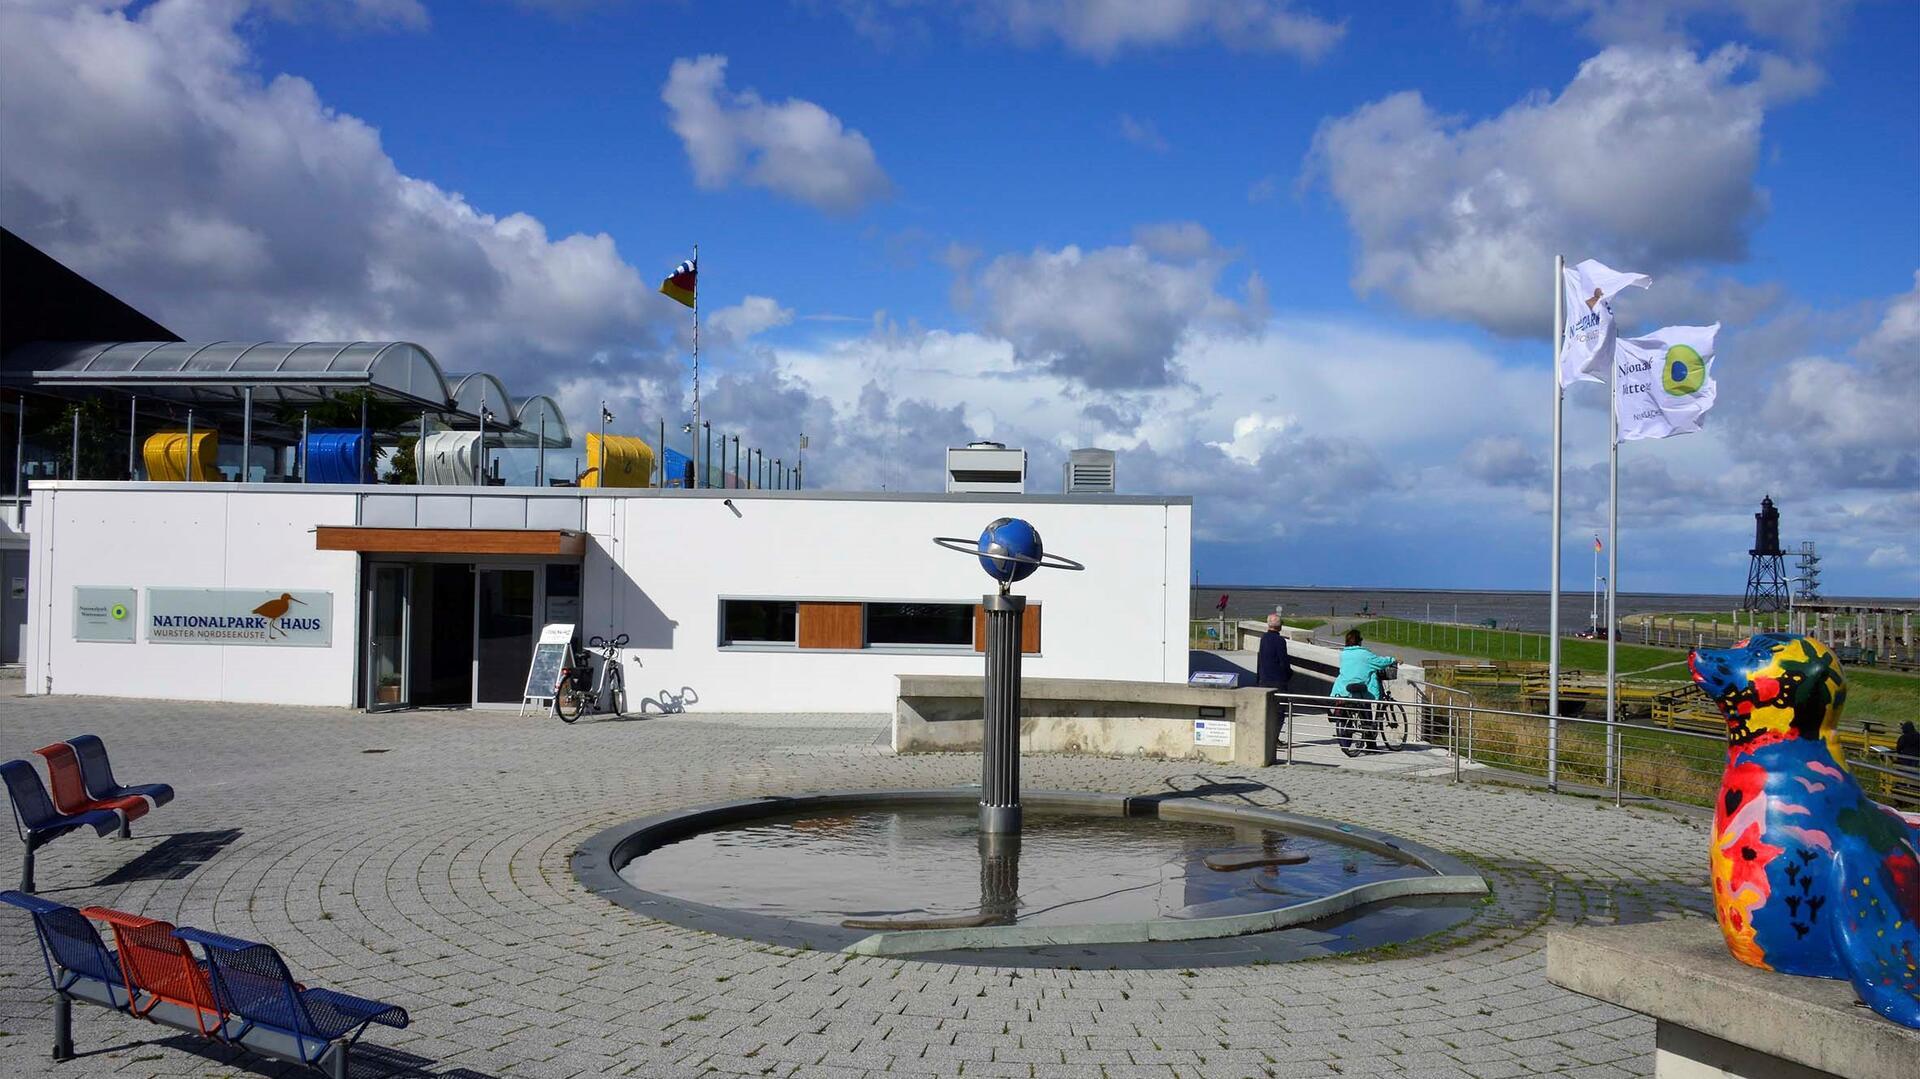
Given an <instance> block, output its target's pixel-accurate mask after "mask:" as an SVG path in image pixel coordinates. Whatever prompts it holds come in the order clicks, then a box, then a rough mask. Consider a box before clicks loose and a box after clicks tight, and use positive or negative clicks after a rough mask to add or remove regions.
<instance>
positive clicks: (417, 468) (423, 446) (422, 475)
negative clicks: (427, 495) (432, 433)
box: [413, 408, 427, 486]
mask: <svg viewBox="0 0 1920 1079" xmlns="http://www.w3.org/2000/svg"><path fill="white" fill-rule="evenodd" d="M426 452H427V410H426V409H424V408H423V409H421V410H420V438H419V441H417V442H415V443H414V444H413V482H414V484H415V486H418V485H419V484H422V483H425V482H427V470H426V460H427V458H426Z"/></svg>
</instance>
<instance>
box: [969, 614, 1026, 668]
mask: <svg viewBox="0 0 1920 1079" xmlns="http://www.w3.org/2000/svg"><path fill="white" fill-rule="evenodd" d="M973 650H974V651H976V652H985V651H986V650H987V609H986V608H985V607H982V606H981V605H979V604H978V603H976V604H974V605H973ZM1020 651H1022V652H1024V653H1026V654H1027V655H1030V656H1031V655H1038V654H1039V652H1040V605H1039V604H1038V603H1029V604H1027V608H1026V610H1024V611H1021V612H1020Z"/></svg>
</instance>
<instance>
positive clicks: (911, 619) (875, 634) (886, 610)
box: [867, 603, 973, 648]
mask: <svg viewBox="0 0 1920 1079" xmlns="http://www.w3.org/2000/svg"><path fill="white" fill-rule="evenodd" d="M867 647H869V648H891V647H911V648H926V647H936V648H972V647H973V605H972V604H970V603H869V604H867Z"/></svg>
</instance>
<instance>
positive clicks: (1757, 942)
mask: <svg viewBox="0 0 1920 1079" xmlns="http://www.w3.org/2000/svg"><path fill="white" fill-rule="evenodd" d="M1688 665H1689V667H1690V668H1691V669H1692V671H1693V679H1694V681H1695V682H1696V683H1698V684H1699V686H1700V688H1701V690H1703V691H1704V692H1705V693H1706V694H1707V696H1709V697H1711V698H1713V701H1714V704H1715V705H1717V706H1718V707H1719V709H1720V713H1721V715H1722V716H1724V717H1725V718H1726V722H1727V769H1726V772H1725V774H1724V775H1723V776H1722V778H1721V782H1720V794H1719V798H1718V801H1717V802H1716V804H1715V806H1714V819H1713V845H1712V849H1711V851H1710V852H1709V859H1710V862H1711V866H1712V871H1713V903H1714V910H1715V912H1716V914H1717V915H1718V917H1719V920H1720V931H1721V933H1722V934H1723V935H1724V936H1725V937H1726V941H1727V949H1728V951H1730V952H1732V953H1733V957H1734V958H1735V959H1738V960H1740V961H1741V962H1742V963H1746V964H1748V965H1749V966H1755V967H1760V968H1763V969H1766V970H1776V971H1780V972H1782V973H1786V974H1802V975H1810V976H1813V977H1820V978H1845V979H1848V980H1849V981H1851V982H1852V983H1853V987H1854V991H1855V992H1857V993H1858V994H1859V995H1860V999H1861V1000H1863V1001H1865V1002H1866V1003H1867V1005H1868V1006H1870V1007H1872V1008H1873V1010H1874V1011H1877V1012H1879V1013H1880V1014H1881V1015H1883V1016H1885V1017H1887V1018H1888V1019H1891V1020H1893V1021H1894V1022H1896V1023H1900V1024H1903V1025H1905V1026H1909V1027H1915V1028H1920V822H1916V821H1914V820H1912V819H1910V818H1907V817H1904V816H1902V815H1901V814H1899V813H1897V812H1895V811H1894V810H1892V809H1889V808H1887V807H1886V806H1882V805H1879V804H1877V803H1876V802H1874V801H1873V800H1872V799H1871V798H1869V797H1868V796H1867V794H1866V792H1865V791H1864V790H1862V789H1861V786H1860V783H1859V781H1858V780H1857V779H1856V778H1855V777H1854V776H1853V774H1852V773H1850V772H1849V771H1848V770H1847V765H1846V755H1845V754H1844V753H1843V752H1842V750H1841V747H1840V741H1839V724H1840V713H1841V710H1842V708H1844V707H1845V705H1846V701H1847V687H1846V680H1845V678H1844V677H1842V675H1841V673H1840V663H1839V661H1838V660H1836V659H1835V658H1834V655H1833V652H1832V651H1830V650H1829V649H1828V648H1827V647H1826V646H1825V645H1823V644H1821V643H1820V642H1819V641H1816V640H1814V639H1812V638H1811V637H1800V636H1792V635H1787V634H1762V635H1759V636H1755V637H1752V638H1750V639H1748V640H1745V641H1742V642H1740V643H1739V644H1738V645H1735V646H1734V647H1732V648H1718V649H1715V648H1702V649H1699V650H1697V651H1695V652H1694V653H1693V655H1692V656H1691V657H1689V660H1688Z"/></svg>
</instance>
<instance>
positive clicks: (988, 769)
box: [980, 595, 1027, 834]
mask: <svg viewBox="0 0 1920 1079" xmlns="http://www.w3.org/2000/svg"><path fill="white" fill-rule="evenodd" d="M981 602H982V605H983V606H984V607H985V608H986V613H987V682H986V694H985V700H984V702H983V705H984V707H983V709H982V714H983V716H984V718H985V719H986V730H985V731H984V733H983V736H982V740H981V744H980V830H981V831H982V832H986V833H990V834H992V833H1001V832H1018V831H1019V830H1020V615H1021V612H1022V611H1024V610H1025V609H1026V606H1027V600H1026V597H1025V596H1009V595H991V596H985V597H982V601H981Z"/></svg>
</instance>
